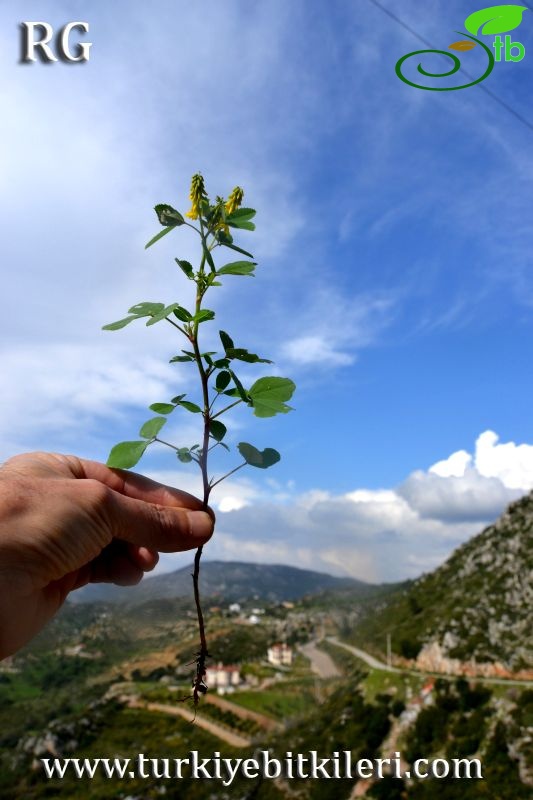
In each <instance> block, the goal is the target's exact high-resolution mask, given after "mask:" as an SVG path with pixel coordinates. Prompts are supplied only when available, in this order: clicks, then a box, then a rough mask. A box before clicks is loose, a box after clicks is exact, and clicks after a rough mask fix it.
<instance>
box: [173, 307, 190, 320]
mask: <svg viewBox="0 0 533 800" xmlns="http://www.w3.org/2000/svg"><path fill="white" fill-rule="evenodd" d="M174 316H176V317H177V318H178V319H179V320H181V322H191V320H192V314H191V312H190V311H187V309H186V308H183V306H178V307H177V308H175V309H174Z"/></svg>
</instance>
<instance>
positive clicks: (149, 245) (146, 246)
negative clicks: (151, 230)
mask: <svg viewBox="0 0 533 800" xmlns="http://www.w3.org/2000/svg"><path fill="white" fill-rule="evenodd" d="M175 227H176V226H175V225H169V227H168V228H163V230H162V231H159V233H156V235H155V236H154V237H153V238H152V239H150V241H149V242H148V243H147V244H145V245H144V249H145V250H148V248H149V247H151V246H152V245H153V244H155V243H156V242H157V241H159V239H162V238H163V236H166V235H167V233H170V231H173V230H174V228H175Z"/></svg>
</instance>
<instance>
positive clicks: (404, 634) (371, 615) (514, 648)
mask: <svg viewBox="0 0 533 800" xmlns="http://www.w3.org/2000/svg"><path fill="white" fill-rule="evenodd" d="M532 569H533V496H532V495H528V496H526V497H524V498H522V499H521V500H518V501H517V502H515V503H513V504H512V505H511V506H510V507H509V509H508V511H507V512H506V513H505V514H504V515H503V516H502V517H501V519H500V520H499V521H498V522H497V523H495V524H494V525H491V526H490V527H489V528H487V529H486V530H484V531H483V532H482V533H480V534H479V535H478V536H475V537H474V538H473V539H471V540H470V541H469V542H467V543H466V544H464V545H462V546H461V547H459V548H458V549H457V550H456V551H455V552H454V553H453V554H452V556H451V557H450V558H449V559H448V561H446V563H445V564H443V566H442V567H440V568H439V569H437V570H435V572H432V573H430V574H428V575H425V576H423V577H422V578H420V579H418V580H417V581H413V582H409V583H406V584H404V585H403V586H400V587H398V588H396V590H395V591H394V592H392V593H391V594H390V595H389V596H386V597H385V598H379V597H378V598H375V599H373V600H372V599H371V600H370V601H369V602H368V603H366V604H365V605H364V614H363V616H362V618H361V619H360V621H359V622H358V623H357V624H356V625H355V628H354V629H352V630H351V631H350V634H349V636H350V639H351V641H353V642H354V643H356V644H358V645H359V646H364V647H366V648H367V649H369V650H371V651H372V652H374V653H375V654H377V655H380V656H381V657H383V654H384V648H385V641H386V635H387V634H390V635H391V638H392V648H393V652H394V653H395V654H397V655H399V656H403V657H404V658H408V659H412V658H416V656H417V655H418V653H419V652H420V649H421V647H422V646H423V644H424V643H426V642H430V641H438V642H441V643H442V642H443V640H444V635H445V634H447V640H446V641H447V645H446V654H447V656H448V657H449V658H454V659H459V660H462V661H466V660H470V659H472V658H475V660H476V661H478V662H488V663H494V662H496V661H498V662H501V663H503V664H504V665H507V667H508V668H509V669H510V670H511V671H518V670H520V669H522V668H529V669H531V608H530V607H529V604H528V602H527V601H526V600H525V598H527V597H528V596H529V592H530V591H531V571H532Z"/></svg>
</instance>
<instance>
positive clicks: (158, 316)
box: [146, 303, 180, 327]
mask: <svg viewBox="0 0 533 800" xmlns="http://www.w3.org/2000/svg"><path fill="white" fill-rule="evenodd" d="M179 307H180V306H179V304H178V303H171V304H170V305H169V306H166V307H165V308H162V309H161V311H159V312H158V313H157V314H154V316H153V317H152V318H151V319H149V320H148V322H147V323H146V326H147V327H148V325H155V324H156V322H161V320H162V319H166V318H167V317H168V315H169V314H171V313H172V312H173V311H174V309H176V308H179Z"/></svg>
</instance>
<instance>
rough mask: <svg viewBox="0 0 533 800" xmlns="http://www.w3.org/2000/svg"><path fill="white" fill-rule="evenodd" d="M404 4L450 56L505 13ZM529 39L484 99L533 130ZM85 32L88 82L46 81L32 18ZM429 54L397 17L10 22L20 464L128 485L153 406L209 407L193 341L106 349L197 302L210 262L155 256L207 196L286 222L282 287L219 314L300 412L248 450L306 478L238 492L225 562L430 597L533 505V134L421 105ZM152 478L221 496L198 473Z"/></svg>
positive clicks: (226, 513) (234, 9) (187, 9)
mask: <svg viewBox="0 0 533 800" xmlns="http://www.w3.org/2000/svg"><path fill="white" fill-rule="evenodd" d="M383 4H384V5H386V6H387V7H388V8H390V9H391V10H393V11H394V13H396V14H398V15H399V16H401V17H402V19H403V20H404V21H405V22H406V23H407V24H409V25H411V26H413V27H414V28H416V30H417V31H419V32H420V34H421V35H423V36H424V37H426V38H428V39H429V40H430V41H432V42H434V43H435V45H436V46H437V47H443V48H444V49H445V48H446V47H447V45H448V44H449V43H450V42H452V41H455V40H456V39H457V38H458V37H457V35H456V34H455V33H454V31H457V30H461V28H462V25H463V21H464V19H465V18H466V16H468V14H470V13H472V11H475V10H477V9H478V8H479V7H480V6H478V5H475V4H474V5H472V4H470V3H466V2H455V1H452V2H447V3H444V2H439V1H437V0H435V1H434V2H430V3H427V4H424V6H423V10H421V4H420V3H417V2H410V1H407V0H402V1H401V2H399V3H398V2H397V3H394V4H392V3H391V2H390V0H389V2H386V0H383ZM529 16H530V12H529V11H528V12H526V13H525V15H524V20H523V23H522V25H521V26H520V28H519V29H518V30H517V31H515V32H513V36H514V37H515V38H519V39H520V41H522V42H523V43H524V44H525V46H526V57H525V59H524V60H523V61H522V62H520V63H519V64H506V63H501V64H498V65H497V66H496V68H495V70H494V72H493V73H492V74H491V75H490V77H489V78H488V79H487V81H486V83H485V84H484V85H486V86H487V88H490V90H491V91H492V92H494V93H496V94H497V95H498V96H500V97H501V98H502V99H504V100H505V102H507V103H509V104H510V105H511V106H512V107H513V108H514V109H515V110H516V111H517V112H518V113H519V114H521V115H522V116H523V117H525V118H527V119H528V120H530V121H531V122H532V124H533V107H532V104H531V99H530V87H531V85H532V77H533V60H531V59H533V55H532V56H531V57H530V56H529V48H530V47H533V13H531V21H530V20H529ZM78 19H79V20H86V21H88V22H89V24H90V35H89V36H88V37H86V38H88V39H89V40H90V41H92V42H93V47H92V50H91V59H90V62H89V63H87V64H83V65H82V64H76V65H66V64H61V63H58V64H54V65H49V66H44V65H42V64H35V65H21V64H19V63H18V58H19V38H18V30H17V26H18V25H19V23H20V22H21V21H23V20H46V21H48V22H50V23H52V24H53V25H57V26H60V25H62V24H64V23H65V22H68V21H71V20H78ZM530 42H531V43H532V44H530ZM420 47H421V45H420V44H419V42H418V41H417V40H416V39H414V38H413V37H412V36H411V35H410V34H409V33H408V32H407V31H405V30H404V29H403V28H401V27H400V26H399V25H397V24H396V23H395V22H394V21H393V20H391V19H390V18H389V17H388V16H387V15H386V14H384V13H383V12H382V11H380V9H379V8H377V7H376V6H375V5H374V4H373V3H371V2H370V0H361V2H359V3H353V2H349V1H348V0H342V2H341V0H336V1H335V0H334V1H333V2H330V3H327V4H325V3H321V2H318V0H307V2H305V3H304V2H298V1H296V0H291V2H290V3H287V2H281V1H278V0H268V2H264V3H257V4H249V3H244V2H239V1H237V0H227V2H225V3H223V4H221V3H215V2H211V1H208V2H205V3H203V4H202V7H201V8H200V7H199V6H198V7H197V6H194V5H193V4H190V3H185V2H178V1H175V2H168V1H166V2H165V0H163V2H160V3H159V4H158V6H157V12H156V13H154V11H153V10H152V9H150V10H148V7H147V6H146V4H145V3H141V2H138V0H130V2H128V3H126V2H116V3H113V4H109V3H106V2H103V0H92V2H90V3H89V2H88V1H87V0H85V2H82V1H81V0H80V1H79V2H60V1H59V0H57V1H56V2H53V3H52V2H50V0H48V1H47V2H44V0H43V2H37V1H36V2H26V0H17V2H14V1H13V0H7V2H4V3H3V4H2V8H1V9H0V66H1V73H0V104H1V107H2V119H3V122H2V129H1V132H0V142H1V143H2V146H1V148H0V162H1V170H0V185H1V186H2V201H1V202H2V214H3V219H4V231H5V233H4V237H3V242H2V249H3V254H2V265H3V266H2V271H3V288H4V291H3V301H4V302H3V304H2V306H3V313H2V316H1V318H0V334H1V335H0V349H1V351H2V352H1V358H2V371H3V381H2V383H3V391H2V396H1V397H0V457H2V458H7V457H8V456H9V455H11V454H13V453H15V452H20V451H23V450H27V449H45V450H56V451H63V452H75V453H77V454H78V455H81V456H85V457H89V458H94V459H98V460H105V458H106V457H107V453H108V451H109V449H110V447H111V446H112V445H113V444H114V443H115V442H116V441H118V440H120V439H130V438H135V437H136V435H137V430H138V427H139V425H140V424H141V423H142V422H143V421H144V420H145V419H146V418H147V417H148V416H149V412H147V411H146V408H147V406H148V405H149V404H150V403H152V402H154V401H163V400H167V399H169V398H170V397H172V396H173V395H174V394H176V393H177V392H178V391H189V390H190V391H191V392H193V393H194V387H193V384H192V383H191V382H190V373H189V372H187V369H186V367H183V368H176V367H174V366H169V365H168V363H167V362H168V358H169V357H170V356H171V355H173V354H174V353H175V352H177V348H178V347H179V345H178V343H177V342H176V341H174V339H173V337H172V335H171V334H172V331H170V333H169V332H168V331H167V330H166V329H163V326H162V325H159V326H154V327H153V328H149V329H145V328H144V326H143V325H142V324H141V325H139V326H137V327H134V326H130V327H128V328H126V329H125V330H123V331H120V332H116V333H108V332H103V331H101V330H100V328H101V326H102V325H103V324H105V323H107V322H110V321H112V320H115V319H118V318H120V317H121V316H123V315H124V313H125V312H126V310H127V308H128V307H129V306H130V305H132V304H134V303H136V302H139V301H141V300H156V301H165V302H172V301H174V300H180V301H181V302H187V300H188V299H190V298H189V295H188V294H187V292H188V287H187V286H186V285H185V282H184V281H183V280H182V276H181V274H178V273H177V270H176V268H175V265H174V262H173V258H174V256H181V257H184V258H189V259H191V260H192V259H194V257H195V251H194V242H193V240H192V239H190V238H189V237H188V236H186V235H184V236H182V235H181V231H179V232H176V233H175V234H171V235H170V236H168V237H166V239H164V240H163V241H162V242H161V244H160V245H159V246H155V247H154V248H152V249H151V250H150V251H147V252H145V251H144V243H145V242H146V241H147V239H148V238H150V236H151V235H152V234H153V233H155V232H156V230H157V223H156V220H155V216H154V215H153V211H152V207H153V205H154V204H155V203H157V202H169V203H172V204H173V205H175V206H176V207H178V208H181V209H182V210H185V209H186V208H187V194H188V184H189V180H190V176H191V174H192V173H194V172H196V171H197V170H201V171H202V172H203V174H204V176H205V178H206V182H207V186H208V189H209V190H210V192H211V194H212V195H215V194H218V193H220V194H227V193H228V192H229V191H230V190H231V188H232V187H233V186H234V185H235V184H236V183H238V184H240V185H242V186H243V187H244V189H245V192H246V195H245V200H246V204H250V205H252V206H254V207H255V208H257V210H258V215H257V231H256V232H255V233H254V234H248V233H244V234H243V235H242V239H241V243H242V245H243V246H244V247H246V248H247V249H251V250H252V251H253V252H254V254H255V255H256V258H257V260H258V261H259V267H258V275H257V278H255V279H254V280H249V279H233V281H231V285H230V279H228V281H227V285H226V286H225V287H224V288H223V289H221V290H218V294H217V295H215V297H214V299H213V301H212V302H213V305H214V306H215V309H216V311H217V322H219V327H221V328H223V329H226V330H228V331H229V332H230V333H232V334H233V335H234V338H235V339H236V340H237V341H238V343H239V344H241V345H242V346H245V347H249V348H250V349H251V350H255V351H256V352H259V353H260V354H263V355H265V356H269V357H271V358H273V359H274V360H275V362H276V366H275V369H276V372H277V374H283V375H288V376H290V377H292V378H294V380H295V381H296V383H297V386H298V390H297V393H296V394H295V397H294V400H293V405H294V407H295V411H294V412H293V413H291V414H289V415H286V416H282V417H278V418H276V419H274V420H256V419H255V418H254V417H252V416H251V415H250V414H248V413H246V410H243V411H241V412H240V413H235V415H234V416H232V418H231V430H232V433H231V441H232V442H233V443H235V442H238V441H240V440H241V439H245V440H247V441H251V442H253V443H255V444H257V445H258V446H260V447H264V446H273V447H276V448H278V449H279V450H280V451H281V453H282V461H281V463H280V464H279V465H277V466H276V467H275V468H273V469H272V470H271V471H270V472H268V473H259V474H258V472H259V471H255V474H254V472H253V471H252V470H251V469H250V470H249V471H248V472H247V474H246V475H244V473H243V472H241V473H239V478H238V479H235V480H233V481H231V482H228V483H227V484H222V486H221V487H220V493H219V495H217V497H215V498H214V502H215V505H216V506H217V507H218V508H219V525H218V529H217V536H216V541H215V540H213V542H212V543H211V544H210V556H211V557H213V558H214V557H217V558H237V557H240V558H243V559H248V560H253V561H270V562H272V561H287V562H289V563H297V564H300V565H302V566H307V567H315V568H318V569H324V570H327V571H333V572H336V573H339V574H340V573H344V572H348V573H349V574H353V575H356V576H357V577H368V578H369V579H372V580H384V579H386V580H393V579H397V578H403V577H407V576H414V575H416V574H419V573H420V572H421V571H423V570H427V569H430V568H432V567H433V566H435V565H436V564H437V563H439V562H440V561H442V560H443V558H445V557H446V555H447V554H448V553H449V552H450V550H451V549H452V548H453V547H454V546H456V545H457V544H458V543H459V542H461V541H463V540H464V539H465V538H467V537H468V536H470V535H472V534H473V533H474V532H476V531H477V530H479V529H480V528H481V527H482V526H483V524H486V523H487V522H489V521H491V520H492V519H494V518H495V516H496V515H497V514H498V513H499V512H500V511H501V510H502V509H503V507H504V506H505V504H506V503H507V502H508V501H509V500H511V499H513V497H516V496H518V495H519V494H520V493H522V492H524V491H527V490H529V489H530V488H532V487H533V435H532V432H531V402H530V397H531V393H532V389H533V386H532V383H533V377H532V372H531V369H530V365H531V355H530V353H531V344H530V343H531V339H532V327H533V313H532V311H533V308H532V307H533V278H532V277H531V276H532V272H531V255H530V254H531V252H532V245H533V228H532V226H531V224H530V198H531V190H532V186H533V149H532V145H533V130H531V129H530V128H528V127H527V126H526V125H524V124H522V123H520V122H519V121H518V120H517V119H516V118H515V117H513V116H512V115H511V114H509V113H508V112H507V111H505V110H504V109H503V108H501V106H499V105H498V104H497V103H496V102H495V101H494V100H493V99H492V98H490V97H489V96H488V95H487V94H486V93H484V92H483V91H481V90H480V89H479V88H478V87H474V88H471V89H467V90H463V91H456V92H423V91H419V90H416V89H413V88H411V87H409V86H406V85H405V84H403V83H402V82H401V81H399V80H398V78H397V77H396V75H395V73H394V65H395V63H396V61H397V59H398V58H399V57H400V56H402V55H404V54H405V53H407V52H410V51H412V50H415V49H419V48H420ZM532 53H533V50H532ZM480 56H481V54H480V53H477V52H475V53H473V54H470V53H468V54H464V55H462V56H461V57H462V58H463V59H464V63H465V64H466V63H467V59H468V58H471V61H469V62H468V65H469V67H468V68H469V69H471V70H472V71H475V70H476V69H477V67H478V66H479V64H478V61H476V59H478V60H479V58H480ZM433 63H434V64H437V62H433ZM260 374H263V373H261V371H260V370H257V368H247V369H246V370H244V377H245V378H246V379H248V378H249V379H250V381H251V380H253V376H258V375H260ZM182 387H183V388H182ZM195 422H196V420H195V419H194V418H193V417H192V416H184V417H183V418H182V419H181V420H179V419H177V418H175V419H173V420H172V425H171V426H170V424H169V428H171V432H172V434H173V436H174V441H177V443H192V442H191V441H190V439H188V438H187V437H189V436H193V437H194V441H196V440H197V435H195V433H194V431H193V430H191V426H192V425H193V423H195ZM487 431H492V432H494V433H495V435H496V437H499V443H498V440H497V439H496V438H495V437H494V436H491V434H490V433H489V434H487V433H486V432H487ZM480 437H481V438H480ZM476 442H478V445H477V449H476ZM457 452H459V453H463V455H462V456H461V455H459V457H456V458H454V459H453V458H452V459H451V461H446V459H448V458H449V457H450V456H451V455H452V454H454V453H457ZM466 453H468V454H470V455H471V459H470V460H468V457H467V455H465V454H466ZM443 461H446V465H445V466H442V465H441V466H440V467H437V468H436V469H432V467H434V465H435V464H438V463H439V462H443ZM233 463H234V462H233V461H232V460H231V457H229V458H228V460H227V461H226V462H224V464H221V468H223V467H224V466H226V465H227V467H228V468H229V467H231V466H232V465H233ZM139 468H140V469H141V468H142V470H144V471H146V472H147V473H149V474H152V475H156V476H158V477H160V478H162V479H165V480H167V481H168V482H170V483H173V484H175V485H182V486H185V487H186V488H188V489H190V490H193V491H194V490H196V491H197V490H198V483H197V476H196V475H194V473H193V472H192V470H190V471H187V472H185V471H184V468H183V467H182V466H181V465H180V466H179V468H177V467H176V465H175V463H174V460H173V458H172V454H171V453H170V451H166V450H164V451H162V452H161V451H154V452H153V453H152V454H151V455H150V456H149V457H147V458H146V459H145V460H143V462H141V464H140V465H139ZM241 476H242V477H241ZM222 487H224V488H222ZM180 558H181V559H182V560H181V561H180ZM181 563H183V557H175V558H174V557H167V558H165V559H163V562H162V568H163V569H169V568H171V567H174V566H177V565H179V564H181Z"/></svg>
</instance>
